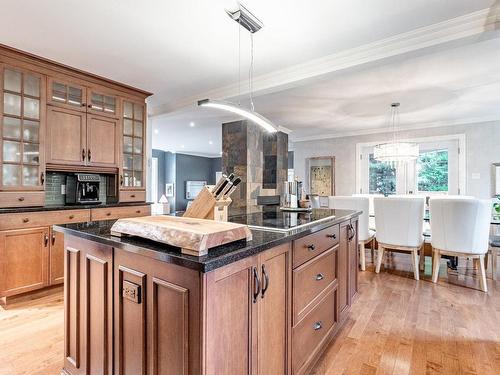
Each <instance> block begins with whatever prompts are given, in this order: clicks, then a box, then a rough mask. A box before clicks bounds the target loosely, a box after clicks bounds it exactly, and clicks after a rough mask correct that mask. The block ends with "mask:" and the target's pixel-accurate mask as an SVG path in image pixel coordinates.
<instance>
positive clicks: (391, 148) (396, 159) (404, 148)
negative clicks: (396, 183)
mask: <svg viewBox="0 0 500 375" xmlns="http://www.w3.org/2000/svg"><path fill="white" fill-rule="evenodd" d="M399 105H400V104H399V103H392V104H391V122H392V132H393V133H392V142H388V143H381V144H378V145H376V146H375V147H374V149H373V157H374V158H375V160H377V161H380V162H384V163H390V164H392V165H394V164H397V163H406V162H409V161H413V160H416V159H417V158H418V156H419V146H418V144H417V143H414V142H400V141H398V139H397V131H396V123H398V124H399Z"/></svg>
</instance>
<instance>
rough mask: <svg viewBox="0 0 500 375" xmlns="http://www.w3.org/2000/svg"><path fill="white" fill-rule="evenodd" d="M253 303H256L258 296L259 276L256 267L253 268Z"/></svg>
mask: <svg viewBox="0 0 500 375" xmlns="http://www.w3.org/2000/svg"><path fill="white" fill-rule="evenodd" d="M253 287H254V291H253V303H256V302H257V297H258V296H259V294H260V280H259V275H258V274H257V267H254V268H253Z"/></svg>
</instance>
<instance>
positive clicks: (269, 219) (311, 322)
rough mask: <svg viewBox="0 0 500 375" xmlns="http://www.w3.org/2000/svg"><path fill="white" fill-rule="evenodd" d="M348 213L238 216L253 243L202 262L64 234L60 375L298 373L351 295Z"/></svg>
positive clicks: (351, 219)
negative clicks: (63, 321)
mask: <svg viewBox="0 0 500 375" xmlns="http://www.w3.org/2000/svg"><path fill="white" fill-rule="evenodd" d="M359 214H360V213H359V212H354V211H347V210H328V209H318V210H313V211H312V212H311V213H300V214H297V213H284V212H280V211H279V210H276V211H271V212H264V213H256V214H252V215H238V216H235V217H232V218H231V219H230V221H234V222H239V223H244V224H248V225H249V226H250V228H251V230H252V236H253V239H252V241H248V242H246V241H244V240H243V241H238V242H233V243H231V244H227V245H223V246H220V247H218V248H214V249H211V250H210V251H209V253H208V254H207V255H205V256H202V257H195V256H190V255H185V254H182V253H181V252H180V249H178V248H175V247H171V246H168V245H164V244H159V243H156V242H152V241H149V240H146V239H140V238H134V237H121V238H118V237H114V236H112V235H111V234H110V229H111V226H112V224H113V223H114V221H113V220H109V221H96V222H89V223H82V224H66V225H61V226H57V227H56V230H58V231H61V232H63V233H64V235H65V292H64V293H65V354H64V369H63V371H62V373H63V374H72V375H74V374H84V373H85V374H88V373H90V374H94V373H105V374H112V373H118V374H146V373H148V374H149V373H150V374H166V373H168V374H214V375H215V374H216V375H219V374H291V373H293V374H304V373H307V372H308V371H309V370H310V369H311V367H312V366H313V365H314V363H315V362H316V360H317V359H318V357H319V356H320V354H321V353H322V352H323V350H324V349H325V348H326V346H327V344H328V343H329V342H330V341H331V340H332V339H333V338H334V337H335V335H336V334H337V332H338V331H339V329H340V328H341V327H342V324H343V323H344V321H345V320H346V317H347V315H348V312H349V307H350V305H351V302H352V299H353V297H354V296H355V294H356V292H357V270H358V251H357V248H358V246H357V217H358V215H359Z"/></svg>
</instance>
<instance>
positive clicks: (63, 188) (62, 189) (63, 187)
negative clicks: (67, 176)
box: [61, 184, 66, 195]
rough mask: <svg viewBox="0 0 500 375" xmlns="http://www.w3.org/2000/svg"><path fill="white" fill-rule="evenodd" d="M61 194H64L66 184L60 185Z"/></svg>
mask: <svg viewBox="0 0 500 375" xmlns="http://www.w3.org/2000/svg"><path fill="white" fill-rule="evenodd" d="M61 194H62V195H66V185H64V184H62V185H61Z"/></svg>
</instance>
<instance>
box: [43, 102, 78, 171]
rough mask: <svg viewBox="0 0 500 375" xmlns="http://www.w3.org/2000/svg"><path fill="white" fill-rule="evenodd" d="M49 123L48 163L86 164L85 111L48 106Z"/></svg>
mask: <svg viewBox="0 0 500 375" xmlns="http://www.w3.org/2000/svg"><path fill="white" fill-rule="evenodd" d="M47 123H48V127H47V163H52V164H70V165H85V155H86V115H85V113H82V112H78V111H72V110H69V109H64V108H58V107H51V106H48V112H47Z"/></svg>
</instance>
